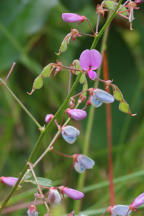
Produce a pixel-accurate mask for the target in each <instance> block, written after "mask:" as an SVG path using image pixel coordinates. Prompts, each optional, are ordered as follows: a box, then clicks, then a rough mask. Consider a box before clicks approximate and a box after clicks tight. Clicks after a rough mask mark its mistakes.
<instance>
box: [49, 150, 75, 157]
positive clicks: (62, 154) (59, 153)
mask: <svg viewBox="0 0 144 216" xmlns="http://www.w3.org/2000/svg"><path fill="white" fill-rule="evenodd" d="M51 151H52V152H55V153H56V154H58V155H60V156H62V157H67V158H73V155H67V154H64V153H61V152H57V151H55V150H54V149H51Z"/></svg>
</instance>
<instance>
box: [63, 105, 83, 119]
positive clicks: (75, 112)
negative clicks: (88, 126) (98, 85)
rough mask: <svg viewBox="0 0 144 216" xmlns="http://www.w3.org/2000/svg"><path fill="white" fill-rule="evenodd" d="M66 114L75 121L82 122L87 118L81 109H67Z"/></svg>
mask: <svg viewBox="0 0 144 216" xmlns="http://www.w3.org/2000/svg"><path fill="white" fill-rule="evenodd" d="M66 112H67V113H68V115H69V116H70V117H71V118H73V119H75V120H82V119H84V118H85V117H86V116H87V113H86V111H85V110H82V109H69V108H68V109H67V110H66Z"/></svg>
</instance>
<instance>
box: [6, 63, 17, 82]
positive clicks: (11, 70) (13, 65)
mask: <svg viewBox="0 0 144 216" xmlns="http://www.w3.org/2000/svg"><path fill="white" fill-rule="evenodd" d="M15 65H16V63H15V62H14V63H13V64H12V66H11V69H10V71H9V72H8V75H7V77H6V79H5V83H7V80H8V78H9V77H10V75H11V73H12V72H13V69H14V67H15Z"/></svg>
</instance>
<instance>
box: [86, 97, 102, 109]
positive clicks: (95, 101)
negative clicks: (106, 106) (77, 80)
mask: <svg viewBox="0 0 144 216" xmlns="http://www.w3.org/2000/svg"><path fill="white" fill-rule="evenodd" d="M89 102H90V103H91V104H92V105H93V106H94V107H95V108H98V107H100V106H101V105H102V104H103V103H102V102H101V101H100V100H97V99H96V98H95V97H94V96H91V97H90V101H89Z"/></svg>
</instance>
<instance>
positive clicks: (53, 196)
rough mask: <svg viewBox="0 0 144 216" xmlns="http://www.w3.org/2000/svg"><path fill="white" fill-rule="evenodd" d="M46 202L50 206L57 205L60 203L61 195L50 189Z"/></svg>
mask: <svg viewBox="0 0 144 216" xmlns="http://www.w3.org/2000/svg"><path fill="white" fill-rule="evenodd" d="M48 202H49V203H50V204H58V203H60V202H61V195H60V193H59V192H58V190H57V189H55V188H50V189H49V192H48Z"/></svg>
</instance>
